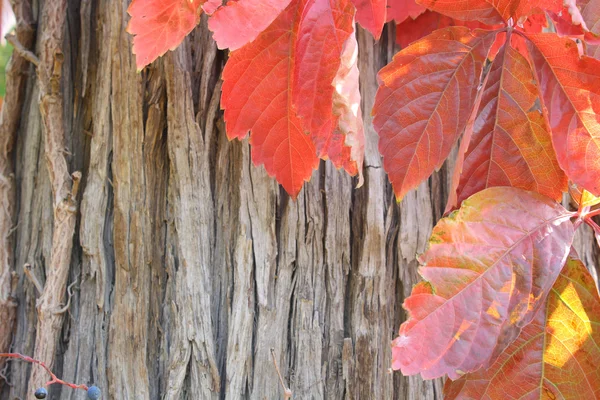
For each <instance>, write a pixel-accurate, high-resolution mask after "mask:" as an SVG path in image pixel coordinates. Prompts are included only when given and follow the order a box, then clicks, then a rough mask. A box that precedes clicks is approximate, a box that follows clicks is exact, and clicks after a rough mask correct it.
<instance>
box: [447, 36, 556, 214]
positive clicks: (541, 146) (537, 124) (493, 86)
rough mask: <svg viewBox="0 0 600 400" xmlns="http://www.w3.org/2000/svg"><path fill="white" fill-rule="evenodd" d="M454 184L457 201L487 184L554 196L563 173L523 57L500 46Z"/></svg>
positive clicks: (532, 76)
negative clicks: (458, 176) (459, 175)
mask: <svg viewBox="0 0 600 400" xmlns="http://www.w3.org/2000/svg"><path fill="white" fill-rule="evenodd" d="M487 82H488V83H487V86H486V88H485V90H484V92H483V97H482V100H481V105H480V107H479V111H478V115H477V119H476V120H475V124H474V129H473V136H472V138H471V143H470V145H469V148H468V150H467V152H466V154H465V159H464V163H463V170H462V175H461V179H460V184H459V185H458V191H457V192H458V193H457V195H458V204H460V203H461V202H462V201H463V200H464V199H466V198H467V197H469V196H471V195H473V194H475V193H477V192H479V191H481V190H483V189H485V188H488V187H493V186H513V187H518V188H521V189H525V190H532V191H536V192H538V193H541V194H543V195H546V196H548V197H551V198H553V199H554V200H556V201H560V199H561V198H562V194H563V192H564V191H565V190H566V188H567V178H566V176H565V174H564V173H563V171H562V170H561V169H560V167H559V166H558V162H557V161H556V155H555V154H554V149H553V148H552V139H551V136H550V129H549V127H548V125H547V123H546V121H545V119H544V116H543V115H542V110H541V104H540V103H539V98H538V89H537V87H536V85H535V84H534V75H533V72H532V71H531V67H530V66H529V63H528V61H527V59H525V57H524V56H522V55H521V54H520V53H519V52H518V51H516V50H514V49H513V48H512V47H510V46H508V45H506V46H504V47H503V48H502V50H500V52H499V53H498V56H497V57H496V58H495V59H494V62H493V63H492V66H491V69H490V72H489V76H488V80H487Z"/></svg>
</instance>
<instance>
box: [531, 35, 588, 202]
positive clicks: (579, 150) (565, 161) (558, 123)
mask: <svg viewBox="0 0 600 400" xmlns="http://www.w3.org/2000/svg"><path fill="white" fill-rule="evenodd" d="M527 38H528V39H529V41H528V43H527V44H528V48H529V53H530V58H531V60H532V62H533V65H534V66H535V69H536V70H537V80H538V83H539V86H540V89H541V93H542V95H543V100H544V106H545V109H546V112H547V115H548V119H549V122H550V127H551V128H552V143H553V145H554V149H555V151H556V155H557V159H558V162H559V164H560V166H561V168H562V169H563V170H564V171H565V172H566V173H567V176H568V177H569V179H571V180H572V181H573V182H575V183H577V184H579V185H581V186H583V188H585V189H587V190H588V191H590V192H591V193H592V194H594V195H596V196H598V195H600V61H598V60H595V59H593V58H591V57H587V56H583V57H580V56H579V52H578V49H577V45H576V44H575V43H574V42H573V41H572V40H570V39H567V38H561V37H558V36H557V35H555V34H543V33H542V34H528V35H527Z"/></svg>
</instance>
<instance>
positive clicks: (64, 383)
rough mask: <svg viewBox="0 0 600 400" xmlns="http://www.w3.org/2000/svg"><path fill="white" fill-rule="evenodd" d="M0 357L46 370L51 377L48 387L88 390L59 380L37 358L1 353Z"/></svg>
mask: <svg viewBox="0 0 600 400" xmlns="http://www.w3.org/2000/svg"><path fill="white" fill-rule="evenodd" d="M0 357H5V358H16V359H18V360H23V361H26V362H29V363H32V364H37V365H39V366H40V367H42V368H44V369H45V370H46V372H48V374H49V375H50V378H52V379H50V380H49V381H48V382H46V386H50V385H53V384H59V385H65V386H68V387H70V388H71V389H82V390H88V387H87V385H83V384H81V385H76V384H74V383H70V382H65V381H63V380H62V379H59V378H58V377H57V376H56V375H54V373H53V372H52V371H51V370H50V368H48V367H47V366H46V364H44V363H43V362H42V361H40V360H36V359H35V358H31V357H28V356H24V355H23V354H19V353H0Z"/></svg>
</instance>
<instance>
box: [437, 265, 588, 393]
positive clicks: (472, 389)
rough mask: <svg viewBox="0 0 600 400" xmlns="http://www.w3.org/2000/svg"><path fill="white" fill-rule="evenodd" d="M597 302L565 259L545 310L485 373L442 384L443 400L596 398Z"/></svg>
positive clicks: (581, 270)
mask: <svg viewBox="0 0 600 400" xmlns="http://www.w3.org/2000/svg"><path fill="white" fill-rule="evenodd" d="M599 326H600V298H599V297H598V292H597V289H596V285H595V283H594V280H593V278H592V276H591V275H590V273H589V272H588V271H587V269H586V268H585V266H584V265H583V263H582V262H581V261H579V260H577V259H574V258H570V259H569V260H568V262H567V263H566V264H565V266H564V268H563V269H562V271H561V273H560V275H559V277H558V279H557V280H556V283H555V284H554V286H553V287H552V291H551V292H550V294H549V295H548V299H547V301H546V305H545V307H544V308H542V309H540V311H538V313H537V314H536V316H535V319H534V320H533V321H532V322H531V323H530V324H529V325H527V326H526V327H525V328H523V331H522V332H521V334H520V335H519V337H518V338H517V339H516V340H515V341H514V342H513V343H512V344H511V345H510V346H509V347H508V348H507V349H506V351H505V352H504V353H502V355H500V357H499V358H498V359H497V360H496V362H495V363H494V364H493V365H492V366H491V367H490V368H489V369H488V370H479V371H477V372H473V373H470V374H467V375H465V376H463V377H461V378H460V379H458V380H456V381H451V380H447V381H446V385H445V387H444V398H445V399H448V400H452V399H459V398H460V399H465V398H468V399H473V400H475V399H501V398H505V397H506V395H507V393H510V398H514V399H559V398H560V399H596V398H598V396H599V394H600V350H599V348H598V343H600V328H599Z"/></svg>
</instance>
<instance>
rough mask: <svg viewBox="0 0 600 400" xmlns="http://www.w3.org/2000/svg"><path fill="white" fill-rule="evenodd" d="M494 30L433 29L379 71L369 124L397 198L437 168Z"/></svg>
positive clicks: (470, 100)
mask: <svg viewBox="0 0 600 400" xmlns="http://www.w3.org/2000/svg"><path fill="white" fill-rule="evenodd" d="M495 37H496V34H495V33H493V32H492V33H490V32H486V31H481V30H477V31H474V32H471V31H470V30H469V29H467V28H465V27H450V28H446V29H443V30H438V31H435V32H433V33H432V34H431V35H429V36H427V37H425V38H423V39H421V40H419V41H418V42H415V43H413V44H412V45H410V46H409V47H407V48H405V49H403V50H402V51H400V52H399V53H398V54H396V55H395V56H394V60H393V61H392V62H391V63H390V64H388V65H387V66H386V67H384V68H383V69H382V70H381V71H380V72H379V82H380V84H379V90H378V91H377V96H376V99H375V105H374V107H373V115H374V119H373V125H374V127H375V129H376V131H377V132H378V133H379V151H380V153H381V154H382V155H383V163H384V164H383V165H384V168H385V170H386V171H387V173H388V175H389V178H390V181H391V182H392V186H393V187H394V192H395V194H396V198H397V199H398V200H400V199H402V197H404V195H405V194H406V193H407V192H408V191H409V190H411V189H413V188H415V187H417V186H418V185H419V184H420V183H421V181H422V180H424V179H426V178H427V177H429V175H431V173H432V172H433V171H434V170H435V169H437V168H439V167H440V166H441V165H442V163H443V162H444V160H445V159H446V157H448V154H449V153H450V150H451V149H452V146H453V145H454V143H456V140H457V139H458V137H459V135H460V134H461V133H462V131H463V130H464V128H465V125H466V123H467V120H468V118H469V116H470V114H471V112H472V108H473V105H474V102H475V97H476V94H477V86H478V83H479V81H480V79H481V72H482V69H483V64H484V62H485V59H486V57H487V55H488V52H489V49H490V47H491V46H492V44H493V43H494V39H495Z"/></svg>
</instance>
